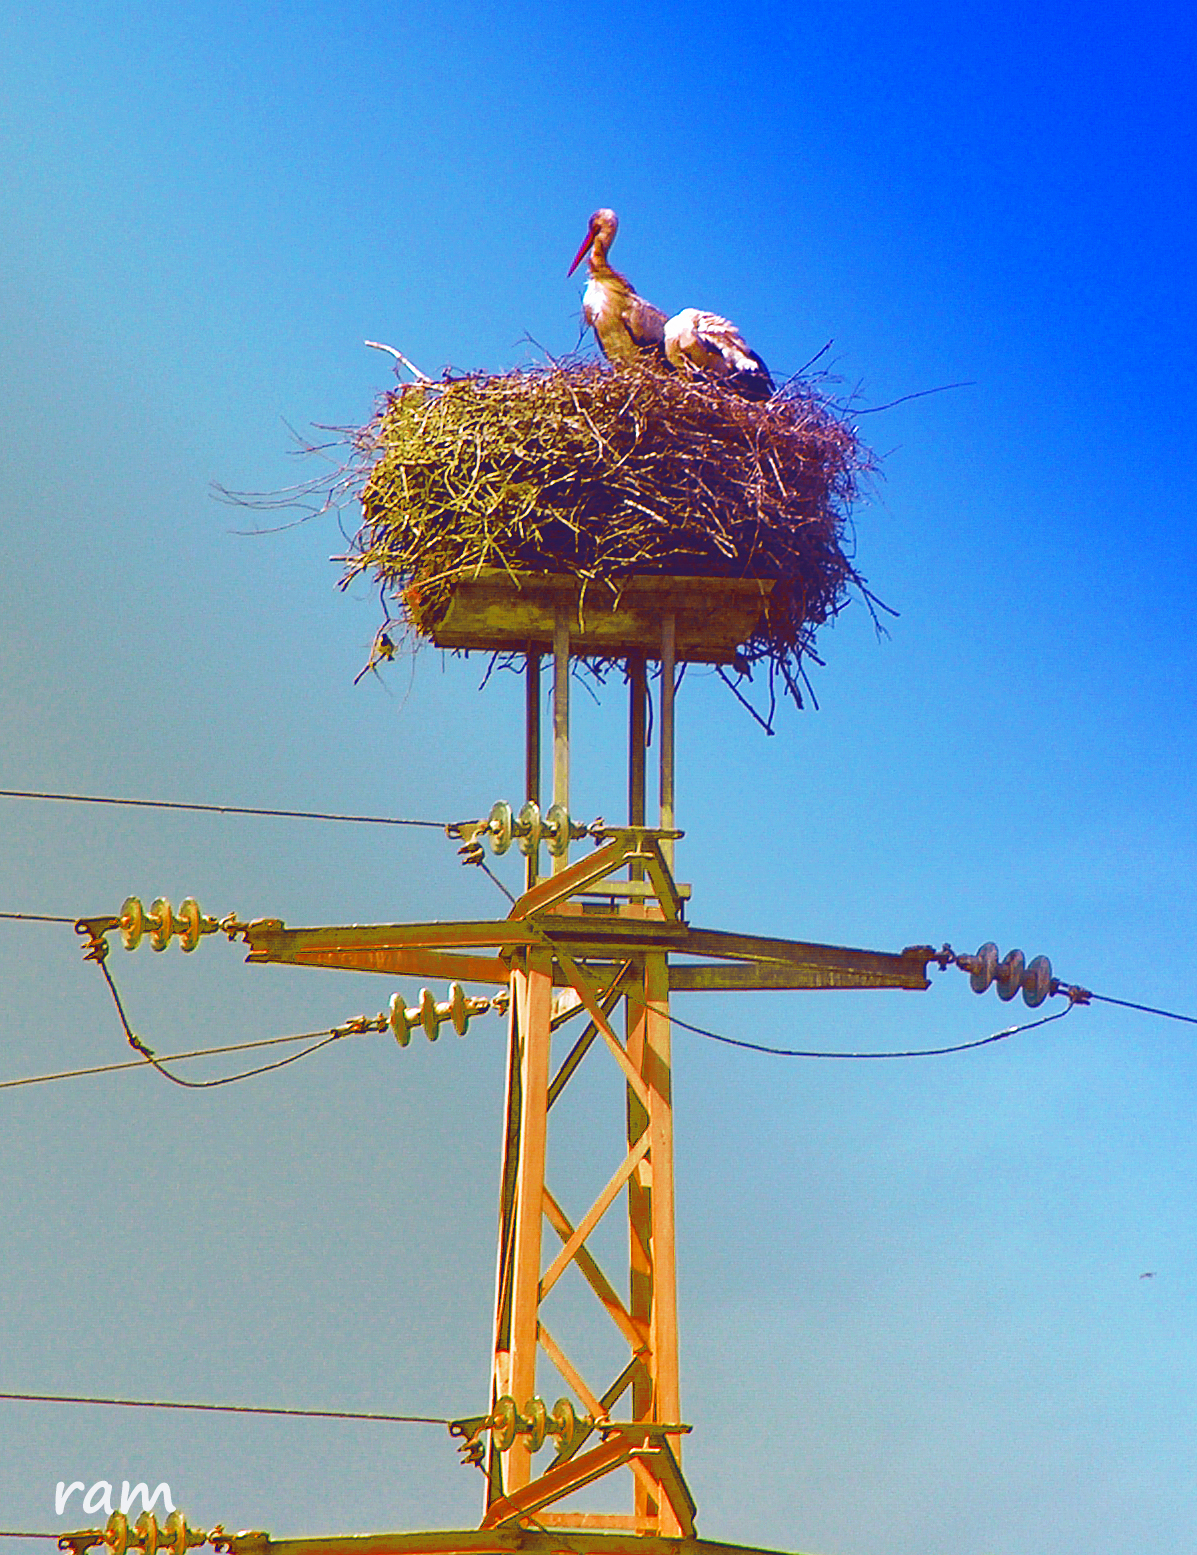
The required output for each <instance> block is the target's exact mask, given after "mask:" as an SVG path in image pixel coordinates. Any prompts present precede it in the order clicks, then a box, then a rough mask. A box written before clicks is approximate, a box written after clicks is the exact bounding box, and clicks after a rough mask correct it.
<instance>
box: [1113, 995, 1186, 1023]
mask: <svg viewBox="0 0 1197 1555" xmlns="http://www.w3.org/2000/svg"><path fill="white" fill-rule="evenodd" d="M1089 997H1090V998H1091V999H1096V1000H1097V1002H1098V1003H1099V1004H1117V1005H1120V1006H1121V1007H1122V1009H1124V1010H1142V1011H1143V1013H1144V1014H1145V1015H1162V1016H1163V1017H1164V1019H1165V1020H1183V1021H1185V1022H1186V1023H1187V1024H1188V1025H1190V1026H1197V1015H1178V1014H1177V1013H1176V1011H1175V1010H1158V1009H1156V1007H1155V1006H1154V1005H1152V1004H1135V1003H1133V1002H1132V1001H1131V1000H1130V999H1111V998H1110V996H1109V994H1105V993H1091V994H1090V995H1089Z"/></svg>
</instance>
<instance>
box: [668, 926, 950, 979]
mask: <svg viewBox="0 0 1197 1555" xmlns="http://www.w3.org/2000/svg"><path fill="white" fill-rule="evenodd" d="M677 948H678V949H679V950H680V951H682V952H684V953H687V954H692V955H699V956H703V957H709V958H711V959H710V960H709V961H706V962H702V961H698V962H680V963H679V962H677V961H674V962H672V963H671V964H670V967H669V987H670V990H671V991H673V992H688V991H707V990H715V989H729V990H735V989H744V990H748V989H753V988H809V989H817V988H917V989H925V988H929V987H930V986H931V984H930V981H929V979H928V977H927V965H928V963H929V962H930V961H931V960H932V959H933V958H934V955H935V952H934V951H933V950H932V948H931V946H929V945H911V946H908V947H907V949H905V950H903V951H899V952H897V953H894V952H892V951H883V950H854V949H851V948H849V947H847V946H844V945H817V944H811V943H809V942H807V941H804V940H786V939H771V938H766V937H764V936H762V935H756V934H731V933H728V932H726V931H725V930H720V929H698V928H692V929H689V931H688V932H687V935H686V939H685V942H684V944H682V945H679V946H678V947H677Z"/></svg>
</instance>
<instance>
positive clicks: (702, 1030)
mask: <svg viewBox="0 0 1197 1555" xmlns="http://www.w3.org/2000/svg"><path fill="white" fill-rule="evenodd" d="M1072 1010H1073V1001H1071V1000H1069V1002H1068V1004H1067V1005H1066V1006H1065V1007H1064V1009H1062V1010H1057V1011H1056V1013H1055V1014H1054V1015H1044V1016H1042V1017H1041V1018H1040V1019H1039V1020H1031V1021H1027V1022H1026V1024H1025V1025H1022V1026H1009V1027H1007V1028H1006V1030H1005V1031H995V1032H994V1033H993V1034H992V1036H988V1037H979V1038H978V1039H977V1040H976V1041H974V1042H956V1043H954V1044H953V1045H952V1046H951V1047H920V1048H911V1049H908V1050H906V1051H905V1052H881V1053H835V1052H820V1051H811V1050H807V1049H803V1048H790V1047H766V1046H765V1045H764V1043H761V1042H745V1041H742V1040H741V1039H740V1038H739V1037H725V1036H723V1035H722V1034H721V1033H720V1032H718V1031H708V1030H707V1029H706V1027H705V1026H693V1025H691V1024H690V1022H689V1021H685V1020H680V1019H679V1018H678V1017H677V1016H676V1015H670V1016H669V1017H668V1019H669V1024H670V1025H671V1026H681V1027H682V1028H683V1029H684V1030H686V1031H693V1032H695V1033H696V1034H697V1035H698V1036H700V1037H709V1038H710V1039H711V1041H712V1042H725V1043H726V1044H727V1045H728V1047H742V1048H748V1049H749V1050H750V1051H751V1052H753V1053H768V1054H769V1055H771V1056H772V1057H774V1058H940V1057H942V1056H943V1055H944V1054H945V1053H967V1052H968V1051H969V1049H970V1048H975V1047H986V1046H987V1045H988V1044H989V1043H990V1042H1004V1041H1005V1040H1006V1038H1007V1037H1014V1036H1017V1035H1018V1033H1019V1032H1020V1031H1034V1029H1035V1028H1036V1026H1047V1025H1050V1023H1051V1022H1052V1021H1054V1020H1062V1019H1063V1018H1064V1016H1065V1015H1070V1014H1071V1013H1072Z"/></svg>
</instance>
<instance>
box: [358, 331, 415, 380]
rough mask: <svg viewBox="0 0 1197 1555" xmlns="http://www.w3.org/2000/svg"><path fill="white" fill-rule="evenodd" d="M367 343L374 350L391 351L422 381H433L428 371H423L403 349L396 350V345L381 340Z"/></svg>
mask: <svg viewBox="0 0 1197 1555" xmlns="http://www.w3.org/2000/svg"><path fill="white" fill-rule="evenodd" d="M365 344H366V345H368V346H369V347H370V348H371V350H373V351H389V352H390V354H391V355H392V356H393V357H394V358H395V360H396V361H397V362H402V363H403V365H404V367H406V368H407V370H408V372H409V373H411V374H412V376H413V377H416V378H418V379H419V380H420V382H421V383H431V382H432V379H431V378H430V377H429V376H428V374H427V373H422V372H421V371H420V369H419V368H418V367H417V366H416V364H415V363H414V362H412V361H409V360H408V358H407V357H406V356H404V354H403V352H402V351H396V349H395V347H394V346H387V345H383V343H382V341H381V340H367V341H366V342H365Z"/></svg>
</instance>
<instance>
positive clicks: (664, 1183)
mask: <svg viewBox="0 0 1197 1555" xmlns="http://www.w3.org/2000/svg"><path fill="white" fill-rule="evenodd" d="M637 982H638V986H637V984H633V988H632V990H631V991H630V992H629V995H628V1001H627V1006H628V1057H629V1059H630V1060H631V1062H632V1064H633V1066H634V1067H635V1069H636V1070H637V1071H638V1072H639V1074H640V1075H641V1077H642V1078H643V1080H644V1082H645V1092H646V1095H647V1106H646V1105H645V1102H644V1101H643V1100H642V1099H641V1098H640V1097H638V1096H637V1095H636V1093H635V1092H634V1090H633V1089H632V1087H631V1086H629V1087H628V1092H627V1098H628V1099H627V1115H628V1148H629V1149H632V1148H633V1147H634V1146H635V1145H636V1144H637V1143H638V1142H639V1141H640V1140H641V1139H642V1138H643V1137H644V1135H645V1134H646V1133H647V1134H648V1136H649V1142H650V1143H649V1159H648V1160H647V1161H641V1163H640V1165H639V1167H638V1168H637V1170H636V1172H635V1173H634V1174H633V1176H632V1177H631V1178H630V1179H629V1181H628V1252H629V1292H628V1294H629V1297H630V1304H629V1311H630V1313H631V1317H632V1320H633V1322H634V1323H636V1324H638V1325H640V1326H641V1327H642V1328H643V1330H644V1331H645V1332H646V1333H647V1334H648V1336H649V1345H648V1349H647V1353H646V1354H645V1355H644V1356H643V1357H642V1361H643V1364H642V1365H641V1366H640V1368H639V1369H638V1371H637V1374H636V1376H635V1378H634V1380H633V1383H632V1418H633V1420H643V1421H674V1420H679V1419H680V1418H681V1414H680V1410H681V1402H680V1390H679V1373H678V1334H677V1267H676V1262H675V1255H674V1200H673V1096H672V1083H671V1076H670V1042H669V971H668V966H667V963H666V958H665V956H664V955H662V954H659V953H653V954H650V955H648V956H646V957H645V958H644V963H643V972H642V976H641V977H640V978H639V979H638V980H637ZM669 1445H670V1447H671V1448H672V1450H673V1454H674V1457H675V1459H676V1460H677V1462H678V1464H679V1465H680V1463H681V1437H680V1436H671V1437H670V1438H669ZM636 1514H637V1516H640V1517H656V1518H657V1519H659V1527H660V1531H661V1533H662V1534H663V1535H669V1536H676V1535H677V1534H678V1533H679V1532H680V1531H681V1530H680V1524H678V1522H677V1520H676V1516H675V1513H674V1511H673V1509H672V1508H671V1507H670V1505H669V1503H668V1501H665V1500H664V1499H663V1498H660V1497H657V1496H654V1495H653V1494H652V1493H651V1488H650V1487H649V1486H648V1485H647V1484H646V1483H645V1482H644V1480H642V1479H638V1480H637V1483H636Z"/></svg>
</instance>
